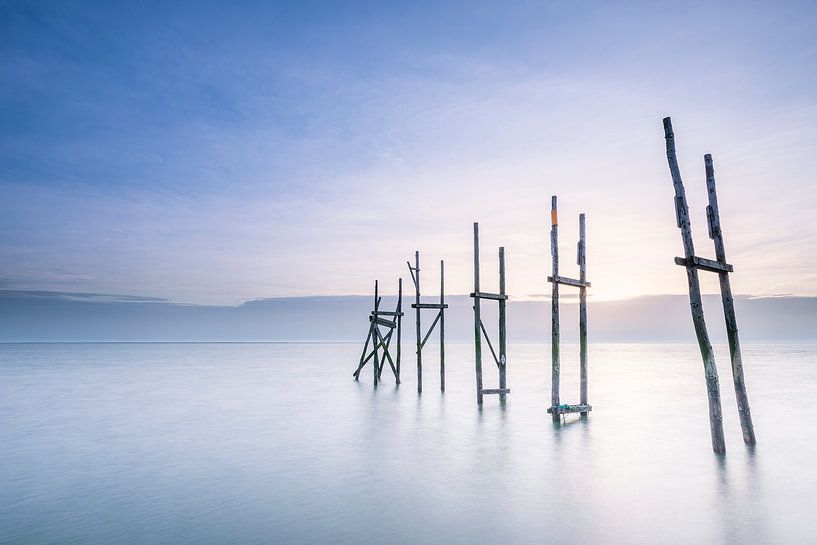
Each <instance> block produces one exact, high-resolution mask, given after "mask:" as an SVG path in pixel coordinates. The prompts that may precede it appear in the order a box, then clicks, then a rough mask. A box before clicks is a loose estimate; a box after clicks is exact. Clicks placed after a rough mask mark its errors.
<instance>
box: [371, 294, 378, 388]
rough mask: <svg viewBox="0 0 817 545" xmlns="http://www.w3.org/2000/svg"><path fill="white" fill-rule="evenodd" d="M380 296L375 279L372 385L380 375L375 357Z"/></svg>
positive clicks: (375, 383)
mask: <svg viewBox="0 0 817 545" xmlns="http://www.w3.org/2000/svg"><path fill="white" fill-rule="evenodd" d="M379 303H380V298H379V297H378V294H377V280H375V281H374V312H373V313H372V318H373V320H372V328H373V329H372V333H373V337H374V338H373V339H372V346H373V347H374V385H375V386H377V379H378V376H379V375H380V362H379V361H378V359H377V346H378V339H377V337H378V336H377V307H378V306H379Z"/></svg>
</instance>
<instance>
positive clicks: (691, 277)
mask: <svg viewBox="0 0 817 545" xmlns="http://www.w3.org/2000/svg"><path fill="white" fill-rule="evenodd" d="M664 138H665V139H666V143H667V163H668V164H669V169H670V174H671V176H672V185H673V187H674V188H675V215H676V220H677V223H678V228H679V229H680V230H681V240H682V241H683V244H684V255H685V259H686V271H687V284H689V306H690V309H691V310H692V323H693V325H694V326H695V335H696V336H697V337H698V347H699V348H700V351H701V358H702V359H703V363H704V375H705V377H706V389H707V394H708V400H709V428H710V435H711V437H712V450H714V451H715V452H716V453H718V454H723V453H725V452H726V443H725V442H724V438H723V413H722V411H721V394H720V386H719V384H718V369H717V367H716V366H715V356H714V353H713V351H712V343H711V342H710V340H709V334H708V333H707V331H706V321H705V320H704V310H703V303H702V301H701V287H700V283H699V281H698V270H697V269H696V268H695V266H694V263H695V261H694V259H693V257H695V248H694V244H693V241H692V228H691V225H690V221H689V206H688V205H687V200H686V192H685V191H684V183H683V181H682V180H681V171H680V169H679V168H678V159H677V157H676V154H675V135H674V134H673V132H672V121H671V120H670V118H669V117H666V118H664Z"/></svg>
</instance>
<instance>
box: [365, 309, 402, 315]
mask: <svg viewBox="0 0 817 545" xmlns="http://www.w3.org/2000/svg"><path fill="white" fill-rule="evenodd" d="M372 315H374V311H372ZM377 315H378V316H405V314H404V313H402V312H392V311H390V310H389V311H386V310H378V311H377Z"/></svg>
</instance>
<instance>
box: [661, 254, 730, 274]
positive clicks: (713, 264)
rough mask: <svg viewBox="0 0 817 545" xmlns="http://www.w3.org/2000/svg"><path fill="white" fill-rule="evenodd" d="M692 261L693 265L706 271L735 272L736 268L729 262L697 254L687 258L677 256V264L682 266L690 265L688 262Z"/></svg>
mask: <svg viewBox="0 0 817 545" xmlns="http://www.w3.org/2000/svg"><path fill="white" fill-rule="evenodd" d="M689 263H691V266H692V267H695V268H696V269H701V270H704V271H709V272H715V273H730V272H733V271H734V270H735V269H734V267H732V265H730V264H729V263H721V262H720V261H713V260H711V259H706V258H705V257H698V256H696V255H694V256H692V258H691V259H685V258H683V257H676V258H675V264H676V265H681V266H682V267H687V266H689V265H688V264H689Z"/></svg>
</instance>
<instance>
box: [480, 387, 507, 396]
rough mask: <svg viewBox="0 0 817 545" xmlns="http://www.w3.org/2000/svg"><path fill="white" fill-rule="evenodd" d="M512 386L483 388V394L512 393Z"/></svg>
mask: <svg viewBox="0 0 817 545" xmlns="http://www.w3.org/2000/svg"><path fill="white" fill-rule="evenodd" d="M510 393H511V389H510V388H483V389H482V394H483V395H489V394H510Z"/></svg>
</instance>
